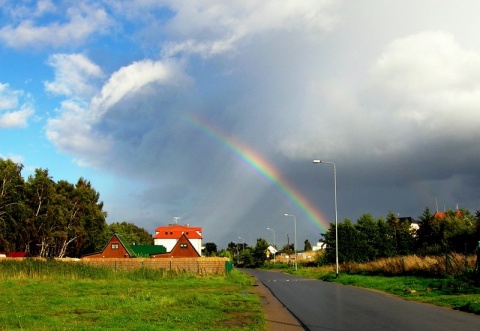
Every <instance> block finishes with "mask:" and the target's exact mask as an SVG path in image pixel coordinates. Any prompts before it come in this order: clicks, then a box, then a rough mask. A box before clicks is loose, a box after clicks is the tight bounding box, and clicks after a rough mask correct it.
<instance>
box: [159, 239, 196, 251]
mask: <svg viewBox="0 0 480 331" xmlns="http://www.w3.org/2000/svg"><path fill="white" fill-rule="evenodd" d="M188 240H189V241H190V243H191V244H192V246H193V247H195V249H196V250H197V252H198V254H200V255H202V239H188ZM177 241H178V239H154V240H153V244H154V245H163V246H165V248H166V249H167V252H171V251H172V249H173V247H175V245H176V244H177Z"/></svg>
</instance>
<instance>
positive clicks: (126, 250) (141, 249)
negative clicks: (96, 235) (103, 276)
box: [83, 233, 166, 258]
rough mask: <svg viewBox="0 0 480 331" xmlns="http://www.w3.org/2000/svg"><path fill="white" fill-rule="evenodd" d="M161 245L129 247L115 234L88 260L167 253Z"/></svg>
mask: <svg viewBox="0 0 480 331" xmlns="http://www.w3.org/2000/svg"><path fill="white" fill-rule="evenodd" d="M165 252H166V249H165V247H164V246H161V245H129V244H128V242H127V240H126V239H125V238H124V237H123V236H122V235H120V234H117V233H115V234H114V235H113V237H112V238H111V239H110V241H109V242H108V243H107V245H106V246H105V247H104V248H103V250H102V251H101V252H100V253H94V254H88V255H84V256H83V257H88V258H135V257H149V256H150V255H152V254H162V253H165Z"/></svg>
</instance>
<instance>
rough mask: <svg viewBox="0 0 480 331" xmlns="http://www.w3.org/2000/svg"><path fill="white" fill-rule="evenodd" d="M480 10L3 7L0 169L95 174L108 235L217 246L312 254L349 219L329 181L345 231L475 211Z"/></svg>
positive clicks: (252, 1) (271, 4) (146, 4)
mask: <svg viewBox="0 0 480 331" xmlns="http://www.w3.org/2000/svg"><path fill="white" fill-rule="evenodd" d="M478 12H480V2H478V1H475V0H459V1H455V2H453V1H450V0H424V1H416V0H404V1H394V0H362V1H354V0H282V1H274V0H258V1H256V0H242V1H221V0H205V1H195V0H194V1H192V0H189V1H187V0H171V1H170V0H138V1H132V0H128V1H121V0H117V1H114V0H95V1H88V0H86V1H73V0H72V1H69V0H64V1H62V0H59V1H51V0H43V1H41V0H40V1H29V0H28V1H27V0H23V1H21V0H0V157H1V158H3V159H12V160H13V161H15V162H17V163H21V164H22V165H23V166H24V170H23V173H22V174H23V176H24V177H25V178H28V176H30V175H31V174H32V173H33V171H34V169H36V168H42V169H48V170H49V174H50V175H51V176H52V178H53V179H54V180H55V181H58V180H67V181H69V182H71V183H76V182H77V180H78V179H79V178H80V177H83V178H85V179H87V180H89V181H90V182H91V184H92V186H93V187H94V188H95V189H96V190H97V191H98V192H99V193H100V200H101V201H103V202H104V210H105V211H106V212H107V213H108V217H107V222H108V223H112V222H123V221H126V222H131V223H134V224H136V225H137V226H139V227H142V228H144V229H145V230H147V231H148V232H149V233H152V234H153V233H154V231H155V228H156V227H158V226H161V225H166V224H169V223H173V222H174V219H175V218H177V219H176V220H177V222H178V223H179V224H190V225H192V226H200V227H202V228H203V241H204V243H206V242H213V243H215V244H216V245H217V247H218V248H219V249H220V248H226V246H227V244H228V243H230V242H240V243H242V242H245V243H247V244H249V245H255V243H256V240H257V239H258V238H265V239H267V240H268V241H269V242H273V241H274V240H275V244H276V245H277V246H280V247H281V246H283V245H285V244H286V243H287V242H288V241H289V242H290V243H292V242H294V241H295V234H296V238H297V247H299V248H300V249H302V248H303V243H304V241H305V240H309V242H310V243H312V244H315V243H316V242H317V241H318V240H319V239H320V238H321V233H324V232H325V231H326V230H327V229H328V228H329V226H330V224H331V223H333V222H335V184H336V197H337V215H338V221H339V222H340V221H343V220H344V219H345V218H349V219H351V220H352V221H354V222H355V221H356V220H357V219H358V218H359V217H360V216H362V215H364V214H366V213H369V214H371V215H372V216H374V217H375V218H378V217H383V218H385V217H386V216H387V214H388V213H389V212H393V213H395V214H397V215H398V216H400V217H404V216H410V217H413V218H418V216H420V215H422V214H423V212H424V211H425V209H426V208H427V207H428V208H429V209H430V210H431V211H432V212H434V211H436V210H439V211H444V210H447V209H455V208H457V207H459V208H464V209H467V210H470V211H471V212H475V211H476V210H477V209H480V205H479V202H480V190H479V189H478V188H479V187H480V185H479V184H480V171H479V169H480V143H479V141H480V130H478V128H479V127H480V116H479V114H480V39H479V38H478V31H480V20H478ZM314 159H321V160H324V161H327V162H331V163H320V164H314V163H313V162H312V161H313V160H314ZM285 214H288V215H292V216H285ZM267 228H270V229H272V230H268V229H267ZM339 240H341V238H340V239H339Z"/></svg>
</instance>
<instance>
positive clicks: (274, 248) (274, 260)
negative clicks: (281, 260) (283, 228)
mask: <svg viewBox="0 0 480 331" xmlns="http://www.w3.org/2000/svg"><path fill="white" fill-rule="evenodd" d="M267 230H270V231H272V232H273V248H274V249H276V248H275V230H274V229H270V228H267ZM275 254H276V253H273V264H275Z"/></svg>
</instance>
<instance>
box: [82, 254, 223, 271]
mask: <svg viewBox="0 0 480 331" xmlns="http://www.w3.org/2000/svg"><path fill="white" fill-rule="evenodd" d="M80 261H81V262H83V263H89V264H91V265H95V266H107V267H111V268H112V269H115V270H134V269H138V268H142V267H144V268H153V269H164V270H171V271H179V272H192V273H197V274H201V275H204V274H225V262H226V261H229V259H228V258H226V257H183V258H180V257H178V258H175V257H174V258H165V259H150V258H134V259H128V258H88V257H85V258H82V259H81V260H80Z"/></svg>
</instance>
